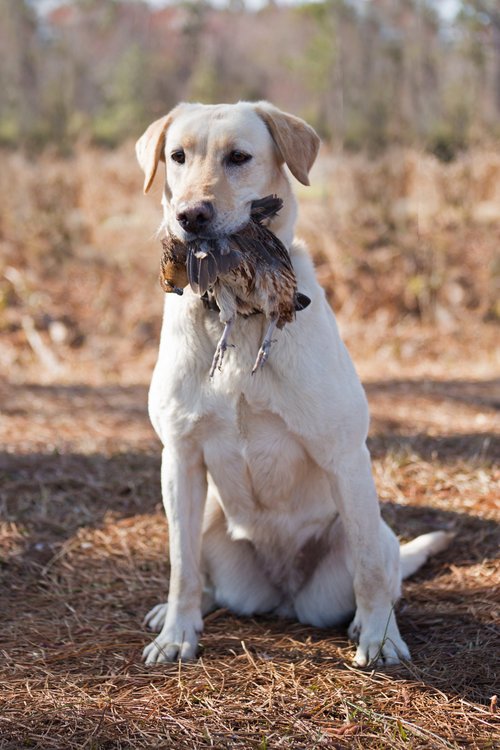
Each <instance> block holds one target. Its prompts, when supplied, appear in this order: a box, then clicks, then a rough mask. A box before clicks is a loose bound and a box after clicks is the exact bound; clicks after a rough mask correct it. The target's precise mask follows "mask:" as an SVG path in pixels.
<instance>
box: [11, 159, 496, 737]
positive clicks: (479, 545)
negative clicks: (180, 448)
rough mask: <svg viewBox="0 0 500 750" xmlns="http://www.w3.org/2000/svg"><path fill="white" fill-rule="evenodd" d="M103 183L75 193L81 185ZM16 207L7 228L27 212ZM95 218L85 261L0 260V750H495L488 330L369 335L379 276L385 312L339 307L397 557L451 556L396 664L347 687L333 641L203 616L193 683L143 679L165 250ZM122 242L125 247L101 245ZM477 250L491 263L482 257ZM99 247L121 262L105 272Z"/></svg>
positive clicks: (449, 322)
mask: <svg viewBox="0 0 500 750" xmlns="http://www.w3.org/2000/svg"><path fill="white" fill-rule="evenodd" d="M86 158H87V157H86ZM121 158H122V157H118V156H116V155H112V156H111V157H109V159H110V160H111V165H112V167H113V169H115V167H116V169H119V170H120V174H123V175H124V177H123V180H122V184H123V185H126V189H125V188H124V193H123V205H124V206H125V205H128V203H127V200H129V199H128V198H127V195H130V196H132V195H134V196H135V195H136V194H137V195H139V190H140V176H139V175H137V176H136V177H137V179H135V175H134V179H135V183H134V185H130V186H129V185H128V183H127V182H126V179H125V176H126V175H128V174H129V173H130V162H129V161H127V160H124V161H123V162H122V161H120V159H121ZM16 163H17V162H16ZM83 163H85V162H83ZM69 167H70V168H68V169H67V171H64V174H65V175H70V174H73V165H69ZM58 168H59V167H58ZM106 168H109V165H108V167H106ZM61 169H63V167H61ZM64 170H66V167H64ZM15 174H23V173H22V170H21V171H19V172H13V177H14V175H15ZM97 174H100V172H99V170H98V169H92V170H89V173H88V176H87V178H85V179H84V180H82V181H81V183H80V184H81V185H82V186H86V185H87V186H88V185H89V184H90V176H89V175H97ZM33 179H34V176H33ZM68 179H69V177H68ZM127 179H130V180H132V178H128V177H127ZM35 182H36V181H35ZM108 182H109V183H110V184H113V185H114V186H115V187H113V191H111V193H110V194H109V200H108V196H107V195H106V197H105V198H106V200H105V198H104V197H102V199H100V200H99V201H97V200H96V202H95V205H94V208H95V210H93V211H91V212H89V211H88V210H86V212H85V215H86V216H92V217H94V218H95V217H96V215H98V213H99V210H102V211H104V210H105V208H106V207H108V206H111V203H110V201H111V199H112V198H113V196H114V198H113V200H115V202H116V195H115V193H116V190H117V188H116V186H117V185H118V184H119V180H115V181H114V182H111V178H110V179H109V181H108ZM99 184H101V183H99ZM104 184H105V181H104V180H103V181H102V186H104ZM64 185H65V183H63V187H64ZM12 186H15V180H14V179H13V180H12ZM21 187H22V190H21V191H20V195H19V199H18V200H14V198H12V200H11V203H12V206H13V207H16V206H17V207H23V206H24V207H26V205H31V204H30V203H26V200H24V202H23V200H21V195H23V196H26V195H27V188H26V185H24V183H23V185H21ZM13 190H14V187H12V189H11V192H12V191H13ZM6 195H7V197H9V196H10V193H8V194H6ZM33 195H36V196H42V197H44V199H45V198H47V196H49V197H50V191H49V192H48V193H47V192H46V191H45V192H43V191H41V192H40V193H38V192H36V191H35V192H34V193H33ZM64 195H66V189H64V190H62V192H61V193H58V195H57V200H55V201H54V205H57V206H59V205H61V200H62V197H63V196H64ZM99 195H100V193H99ZM130 200H132V198H130ZM106 201H107V202H106ZM33 205H34V204H33ZM143 205H144V206H146V203H144V204H143ZM148 206H149V204H148ZM0 208H1V207H0ZM319 208H320V205H319V204H318V211H319ZM16 210H17V209H16ZM110 210H111V211H114V212H115V213H116V216H117V217H118V218H117V220H116V221H115V222H114V223H111V218H113V217H112V216H111V217H106V221H105V222H104V219H103V223H102V224H99V223H96V225H95V226H96V227H97V228H98V229H99V231H100V232H101V234H102V233H104V234H102V237H101V236H100V235H99V237H100V239H99V237H98V236H97V235H89V236H88V237H87V239H86V240H85V238H83V239H82V238H80V239H78V237H76V235H71V232H72V231H73V230H72V229H71V227H66V225H64V227H66V228H65V229H64V232H62V230H61V238H60V239H61V247H62V248H66V250H67V240H65V237H67V233H69V235H71V236H74V237H75V248H76V249H75V251H74V253H75V254H74V255H70V257H69V259H66V260H65V257H63V256H61V257H56V256H54V255H50V256H48V255H45V254H44V253H45V252H46V250H45V249H44V248H46V245H44V244H40V249H39V250H40V257H41V260H40V261H39V262H40V264H41V267H42V271H43V268H44V267H45V268H46V273H45V275H41V272H40V273H38V271H37V273H35V270H34V269H35V260H34V258H33V256H30V255H29V254H26V253H25V255H24V256H23V255H22V252H23V247H25V245H24V240H23V238H18V239H17V240H16V238H15V237H14V236H13V235H12V237H13V239H12V238H11V239H10V240H9V242H10V245H8V244H6V245H5V247H6V248H7V251H8V248H9V247H10V248H11V251H10V252H11V255H10V260H9V263H10V264H11V265H10V267H9V268H7V269H6V270H5V279H6V280H7V281H5V283H4V287H5V289H6V291H5V300H6V301H5V302H4V304H6V307H5V316H4V320H5V323H3V325H4V330H3V331H2V336H3V340H2V349H1V350H0V365H1V366H2V369H3V372H4V373H5V372H9V376H8V378H6V379H5V380H4V381H3V383H1V384H0V401H1V404H2V417H1V419H0V444H1V446H2V448H1V451H0V475H1V481H0V518H1V520H0V575H1V579H0V586H1V600H0V601H1V605H0V606H1V617H2V621H3V622H2V627H1V629H0V649H1V653H2V659H1V663H0V748H2V750H7V749H8V750H20V749H21V748H43V749H45V748H47V749H48V750H73V749H74V750H77V749H78V750H80V749H82V748H87V749H89V750H97V749H99V750H107V749H109V750H111V749H113V750H114V749H118V748H134V749H135V748H138V749H140V748H148V749H149V748H186V749H188V748H189V749H191V748H209V747H213V748H226V747H227V748H255V749H256V750H257V749H259V748H260V750H264V749H265V748H269V749H271V748H272V749H274V748H304V750H310V749H312V748H323V747H325V748H355V749H356V748H357V749H358V750H365V749H366V748H398V749H400V748H409V749H410V748H411V749H413V748H422V749H423V748H436V749H438V748H477V749H479V748H480V749H481V750H486V748H494V747H499V746H500V742H499V737H500V732H499V731H498V730H499V723H498V713H497V712H496V711H495V700H494V698H493V696H494V695H495V694H496V693H497V692H498V681H497V680H498V673H499V654H500V648H499V646H500V638H499V631H498V622H499V620H500V612H499V598H500V597H499V582H500V574H499V564H498V559H496V558H497V557H498V549H499V534H498V525H497V524H498V518H499V510H500V509H499V489H498V488H499V482H500V469H499V462H498V459H499V456H500V430H499V426H500V425H499V421H498V410H499V406H500V384H499V381H498V380H496V379H495V378H496V377H498V372H499V364H500V362H499V354H498V328H497V327H496V325H495V324H494V323H485V322H481V317H480V316H478V315H476V316H474V315H473V314H472V313H470V312H463V313H462V312H460V311H458V312H456V317H455V318H452V319H450V318H449V317H446V316H444V318H443V317H442V318H441V321H440V323H439V326H438V327H433V326H432V325H430V324H426V325H422V324H417V322H416V321H415V318H411V317H405V315H403V314H401V315H399V316H398V315H396V314H394V316H393V317H390V316H389V317H387V315H386V316H385V317H384V315H381V314H379V312H378V311H379V310H381V309H382V306H384V309H385V310H390V304H392V302H391V300H394V299H396V297H395V296H391V295H389V293H387V294H386V293H385V292H383V289H382V286H378V287H377V283H378V282H377V281H376V279H377V278H378V279H380V280H381V283H382V281H384V283H385V282H386V281H387V279H388V273H389V270H390V269H389V268H388V267H387V268H386V267H384V270H383V273H382V274H381V275H379V276H376V275H374V276H373V278H374V279H375V281H374V284H375V286H374V287H373V289H372V287H370V289H372V291H371V292H370V291H368V292H366V293H363V294H360V295H358V297H357V299H358V300H359V303H360V304H361V302H363V300H364V302H366V301H370V300H372V301H373V304H374V305H375V306H376V308H377V309H376V310H375V311H373V312H369V311H368V312H367V313H366V315H365V317H364V318H361V317H359V315H358V314H357V313H356V311H354V312H353V308H352V307H349V305H348V302H349V299H350V297H351V295H352V294H354V290H355V289H356V284H355V281H354V280H353V282H352V285H351V287H349V288H348V286H345V289H346V290H347V291H346V302H345V304H344V305H343V306H342V309H341V315H340V320H341V326H342V330H343V334H344V336H345V338H346V339H347V342H348V345H349V347H350V349H351V351H352V352H353V354H354V358H355V361H356V364H357V366H358V369H359V370H360V373H361V376H362V378H363V381H364V383H365V385H366V389H367V393H368V397H369V400H370V405H371V409H372V415H373V420H372V429H371V436H370V448H371V450H372V455H373V458H374V473H375V478H376V482H377V486H378V490H379V494H380V497H381V501H382V505H383V513H384V515H385V517H386V518H387V520H388V521H389V523H390V524H391V525H392V526H393V527H394V528H395V529H396V531H397V533H398V534H399V535H400V536H401V538H403V539H408V538H411V537H413V536H414V535H416V534H418V533H421V532H424V531H427V530H429V529H433V528H444V529H452V530H453V531H455V532H456V538H455V541H454V543H453V544H452V546H451V547H450V548H449V549H448V550H447V551H446V552H445V553H442V554H441V555H439V556H438V557H436V558H435V559H433V560H432V561H431V562H430V563H429V564H428V565H426V566H425V568H423V569H422V570H421V572H419V573H418V574H417V575H416V576H415V577H414V578H413V579H412V580H411V581H408V582H407V583H405V585H404V593H403V598H402V600H401V602H400V603H399V605H398V617H399V623H400V627H401V630H402V633H403V635H404V637H405V638H406V640H407V642H408V644H409V646H410V648H411V651H412V654H413V661H412V663H411V664H405V665H402V666H400V667H398V668H390V669H387V670H375V671H371V670H365V671H363V670H358V669H354V668H352V667H351V666H350V659H351V657H352V654H353V648H352V646H351V645H350V644H349V643H348V641H347V637H346V633H345V630H341V629H340V630H334V631H320V630H316V629H313V628H308V627H302V626H300V625H298V624H296V623H291V622H285V621H281V622H280V621H276V620H273V619H271V618H264V617H260V618H255V619H251V620H247V619H240V618H237V617H234V616H233V615H231V614H230V613H228V612H225V611H218V612H215V613H214V614H212V615H211V616H209V617H208V618H207V619H206V627H205V632H204V634H203V637H202V651H201V657H200V659H199V660H198V661H196V662H195V663H193V664H187V665H182V666H180V665H171V666H165V665H162V666H159V667H156V668H153V669H146V668H145V667H144V666H143V665H142V664H141V661H140V654H141V650H142V648H143V646H144V645H145V644H146V643H147V642H148V639H149V638H150V635H148V634H147V633H146V632H145V631H144V630H143V629H142V628H141V619H142V617H143V615H144V614H145V612H146V611H147V610H148V609H149V608H150V607H151V606H152V605H154V604H155V603H156V602H157V601H158V600H161V599H163V598H164V597H165V594H166V582H167V575H168V566H167V562H166V544H167V529H166V524H165V520H164V515H163V511H162V509H161V503H160V489H159V444H158V442H157V440H156V438H155V436H154V434H153V432H152V430H151V428H150V426H149V423H148V419H147V416H146V400H147V383H148V380H149V377H150V372H151V368H152V365H153V362H154V357H155V348H156V339H157V334H158V321H159V317H160V306H161V292H160V290H159V287H158V286H157V281H156V279H155V275H156V267H157V265H156V264H157V263H158V260H159V248H157V247H156V244H155V243H150V251H148V252H149V255H148V253H147V252H143V250H142V245H141V244H139V243H140V242H141V240H140V238H143V237H146V236H147V235H148V233H150V232H151V230H152V227H153V226H154V221H155V220H156V219H155V218H154V217H156V213H155V210H154V209H153V208H151V209H150V208H148V209H147V211H148V212H149V213H148V214H147V216H146V217H145V216H143V217H142V218H139V219H138V225H137V226H135V225H134V227H133V226H132V224H131V223H130V222H129V223H126V222H125V219H124V215H123V214H120V211H119V208H117V207H116V206H114V207H112V208H110ZM134 210H135V209H134ZM138 210H139V209H138ZM143 210H144V211H145V210H146V209H143ZM44 211H45V213H37V212H36V211H35V209H33V220H32V219H30V220H29V221H26V222H24V223H23V222H19V221H17V220H16V219H15V216H14V214H13V217H14V218H13V219H12V227H13V228H15V227H21V228H23V227H25V228H26V230H28V229H30V230H33V227H34V224H33V221H34V219H36V217H37V216H40V217H44V216H46V217H48V219H47V221H45V219H44V222H43V224H41V225H40V232H39V234H38V235H37V236H38V237H39V241H40V243H42V240H43V242H48V241H47V240H46V239H44V238H45V233H46V230H47V227H50V228H51V230H52V231H53V230H54V226H55V225H54V218H53V213H51V212H53V206H52V204H51V205H50V206H49V207H48V208H47V209H44ZM68 215H69V214H67V212H66V213H64V215H63V214H62V215H61V221H62V220H63V218H64V220H66V219H65V217H66V218H67V216H68ZM311 215H312V214H311ZM113 216H114V213H113ZM133 216H134V217H136V216H137V217H138V216H139V213H137V214H136V213H133ZM6 221H7V220H5V221H4V225H3V226H4V229H5V227H6V226H7V223H6ZM306 224H307V212H306ZM61 226H63V224H61ZM370 226H372V225H371V224H370ZM117 227H118V229H119V230H120V232H121V234H120V238H121V239H120V242H118V241H117V239H116V237H115V239H114V240H113V236H115V235H113V234H111V235H109V232H111V233H114V232H116V231H118V229H117ZM66 229H67V232H66ZM306 229H307V226H306ZM47 231H48V230H47ZM74 231H76V230H74ZM95 231H96V232H97V229H95ZM495 231H496V230H495ZM474 232H476V229H474ZM134 233H135V234H134ZM128 234H131V238H129V240H128V242H129V245H128V246H127V247H128V249H127V254H126V255H120V254H119V253H120V252H122V251H123V247H124V245H123V244H122V243H125V242H126V241H127V235H128ZM327 234H328V233H327V232H326V228H325V237H326V236H327ZM69 235H68V236H69ZM117 236H118V235H117ZM8 237H9V235H8V232H7V239H8ZM481 237H483V238H484V241H485V242H486V241H487V242H489V243H490V246H491V248H493V245H495V247H497V239H495V237H496V235H495V234H493V233H490V232H484V233H483V234H481ZM0 239H1V233H0ZM49 239H50V242H48V245H50V247H53V242H54V236H53V235H52V234H51V235H50V236H49ZM457 239H459V235H458V234H457ZM28 241H30V242H31V240H28ZM101 241H102V247H101V244H100V243H101ZM85 242H87V243H88V244H87V245H85ZM65 243H66V244H65ZM108 243H109V244H108ZM134 243H137V244H134ZM325 243H326V240H325ZM325 246H326V244H325ZM31 247H33V245H31ZM92 247H94V250H92ZM106 247H112V248H115V254H116V260H115V261H111V260H110V259H109V256H107V255H105V252H104V251H105V248H106ZM139 247H140V248H141V253H138V252H137V248H139ZM463 248H464V252H465V251H466V250H467V248H472V249H471V251H470V254H469V256H468V257H469V259H470V262H471V264H472V265H470V268H469V271H468V273H469V276H470V278H471V279H472V278H473V279H474V283H476V281H477V279H478V278H479V277H478V276H477V274H476V275H474V267H473V261H474V259H475V258H476V256H477V252H476V250H477V246H476V249H474V245H471V244H470V243H469V242H468V241H467V242H464V245H463ZM42 251H43V252H42ZM318 252H319V251H318ZM141 254H142V257H141ZM366 257H368V256H367V255H366V254H365V255H363V258H362V260H363V262H364V258H366ZM391 257H392V256H391ZM101 258H102V262H101V261H100V259H101ZM318 258H319V261H320V263H321V264H322V265H321V269H320V270H321V273H322V276H323V277H324V280H325V283H327V285H328V283H329V277H328V278H326V276H325V274H326V272H327V270H328V269H327V268H326V262H325V260H324V258H322V257H321V252H319V256H317V259H318ZM457 263H458V260H457ZM64 264H66V265H64ZM63 266H64V268H63ZM333 267H335V268H336V267H338V265H334V266H333ZM346 267H347V266H346ZM349 267H350V266H349ZM61 268H63V272H61V273H64V274H65V276H64V277H61V275H60V271H61ZM363 268H364V271H363V273H365V277H364V278H368V276H367V275H366V274H367V269H366V267H365V266H363V267H362V268H361V270H363ZM16 269H17V270H16ZM58 269H59V271H58ZM30 273H31V275H30ZM329 273H330V275H331V271H329ZM326 275H327V274H326ZM357 277H358V276H357V275H356V278H357ZM346 278H347V277H346ZM369 278H370V279H371V278H372V277H371V276H370V277H369ZM330 281H331V279H330ZM139 282H140V283H139ZM346 283H347V282H346ZM477 283H478V289H480V288H481V287H480V284H481V283H482V282H480V281H477ZM471 284H472V281H471ZM333 286H335V279H334V283H333ZM349 289H350V291H349ZM377 289H378V292H377ZM89 299H91V300H92V304H91V305H89V304H88V300H89ZM443 299H444V298H443ZM488 305H489V303H488ZM488 305H485V309H484V315H485V316H487V315H488V309H489V308H488ZM358 312H359V310H358ZM355 313H356V314H355ZM387 314H388V315H389V313H387ZM454 314H455V313H454ZM481 314H482V313H481ZM65 316H66V317H65ZM54 320H55V321H56V322H59V327H57V326H56V327H54V326H53V325H52V323H51V321H52V322H53V321H54ZM144 321H146V322H144ZM151 321H153V323H151ZM412 321H413V322H412Z"/></svg>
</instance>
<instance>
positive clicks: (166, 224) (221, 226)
mask: <svg viewBox="0 0 500 750" xmlns="http://www.w3.org/2000/svg"><path fill="white" fill-rule="evenodd" d="M255 202H256V201H255V200H249V201H248V202H247V203H246V204H245V205H244V207H243V208H242V210H241V211H239V212H237V217H236V216H234V214H233V213H232V212H231V213H229V212H228V213H224V212H221V211H218V212H216V217H215V219H214V221H213V222H212V223H211V224H210V226H207V227H204V228H203V229H201V230H200V231H197V232H189V231H188V230H186V229H184V228H183V227H182V226H181V225H180V224H179V222H178V221H177V219H176V218H174V217H173V216H171V217H166V218H165V219H164V221H163V222H162V223H161V225H160V227H159V230H158V236H159V238H160V239H161V238H162V237H165V236H166V235H168V234H170V235H173V236H174V237H176V238H177V239H178V240H180V241H181V242H185V243H189V242H196V241H199V240H211V241H217V240H222V239H224V238H225V237H229V236H230V235H232V234H237V233H238V232H239V231H241V230H242V229H243V228H244V227H245V226H246V225H247V224H248V222H249V221H250V217H251V213H252V208H253V205H254V204H255ZM242 217H243V218H242Z"/></svg>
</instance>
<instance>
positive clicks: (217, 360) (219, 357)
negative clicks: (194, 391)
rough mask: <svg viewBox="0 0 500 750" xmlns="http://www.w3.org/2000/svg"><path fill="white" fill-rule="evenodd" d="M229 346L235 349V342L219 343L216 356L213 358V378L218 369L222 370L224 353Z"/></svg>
mask: <svg viewBox="0 0 500 750" xmlns="http://www.w3.org/2000/svg"><path fill="white" fill-rule="evenodd" d="M228 347H231V348H232V349H234V348H235V344H226V343H225V342H223V343H219V344H217V349H216V350H215V354H214V358H213V360H212V365H211V367H210V377H211V378H213V376H214V375H215V371H216V370H219V372H221V370H222V361H223V359H224V355H225V353H226V349H227V348H228Z"/></svg>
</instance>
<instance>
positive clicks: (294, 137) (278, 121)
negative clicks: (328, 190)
mask: <svg viewBox="0 0 500 750" xmlns="http://www.w3.org/2000/svg"><path fill="white" fill-rule="evenodd" d="M255 111H256V112H257V114H258V115H259V117H261V118H262V119H263V120H264V122H265V123H266V125H267V129H268V130H269V132H270V133H271V136H272V139H273V141H274V143H275V144H276V148H277V149H278V154H279V156H280V158H281V159H282V160H283V161H284V162H286V164H287V166H288V168H289V169H290V172H291V173H292V174H293V176H294V177H296V178H297V179H298V181H299V182H301V183H302V184H303V185H309V170H310V169H311V167H312V165H313V164H314V161H315V159H316V156H317V155H318V150H319V145H320V139H319V136H318V134H317V133H316V131H315V130H314V129H313V128H312V127H311V126H310V125H308V124H307V122H305V121H304V120H301V118H300V117H295V115H289V114H288V113H287V112H282V111H281V110H280V109H278V108H277V107H273V105H272V104H269V102H257V104H255Z"/></svg>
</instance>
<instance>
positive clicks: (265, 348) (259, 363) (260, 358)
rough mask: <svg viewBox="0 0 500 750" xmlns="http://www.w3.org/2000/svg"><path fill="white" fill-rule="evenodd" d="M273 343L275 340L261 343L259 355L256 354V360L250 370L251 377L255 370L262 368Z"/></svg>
mask: <svg viewBox="0 0 500 750" xmlns="http://www.w3.org/2000/svg"><path fill="white" fill-rule="evenodd" d="M275 341H276V339H272V340H271V339H269V340H267V341H263V342H262V345H261V347H260V349H259V353H258V354H257V359H256V360H255V364H254V366H253V368H252V375H255V373H256V372H257V370H259V369H260V368H261V367H264V365H265V364H266V362H267V360H268V358H269V350H270V349H271V344H274V343H275Z"/></svg>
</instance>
